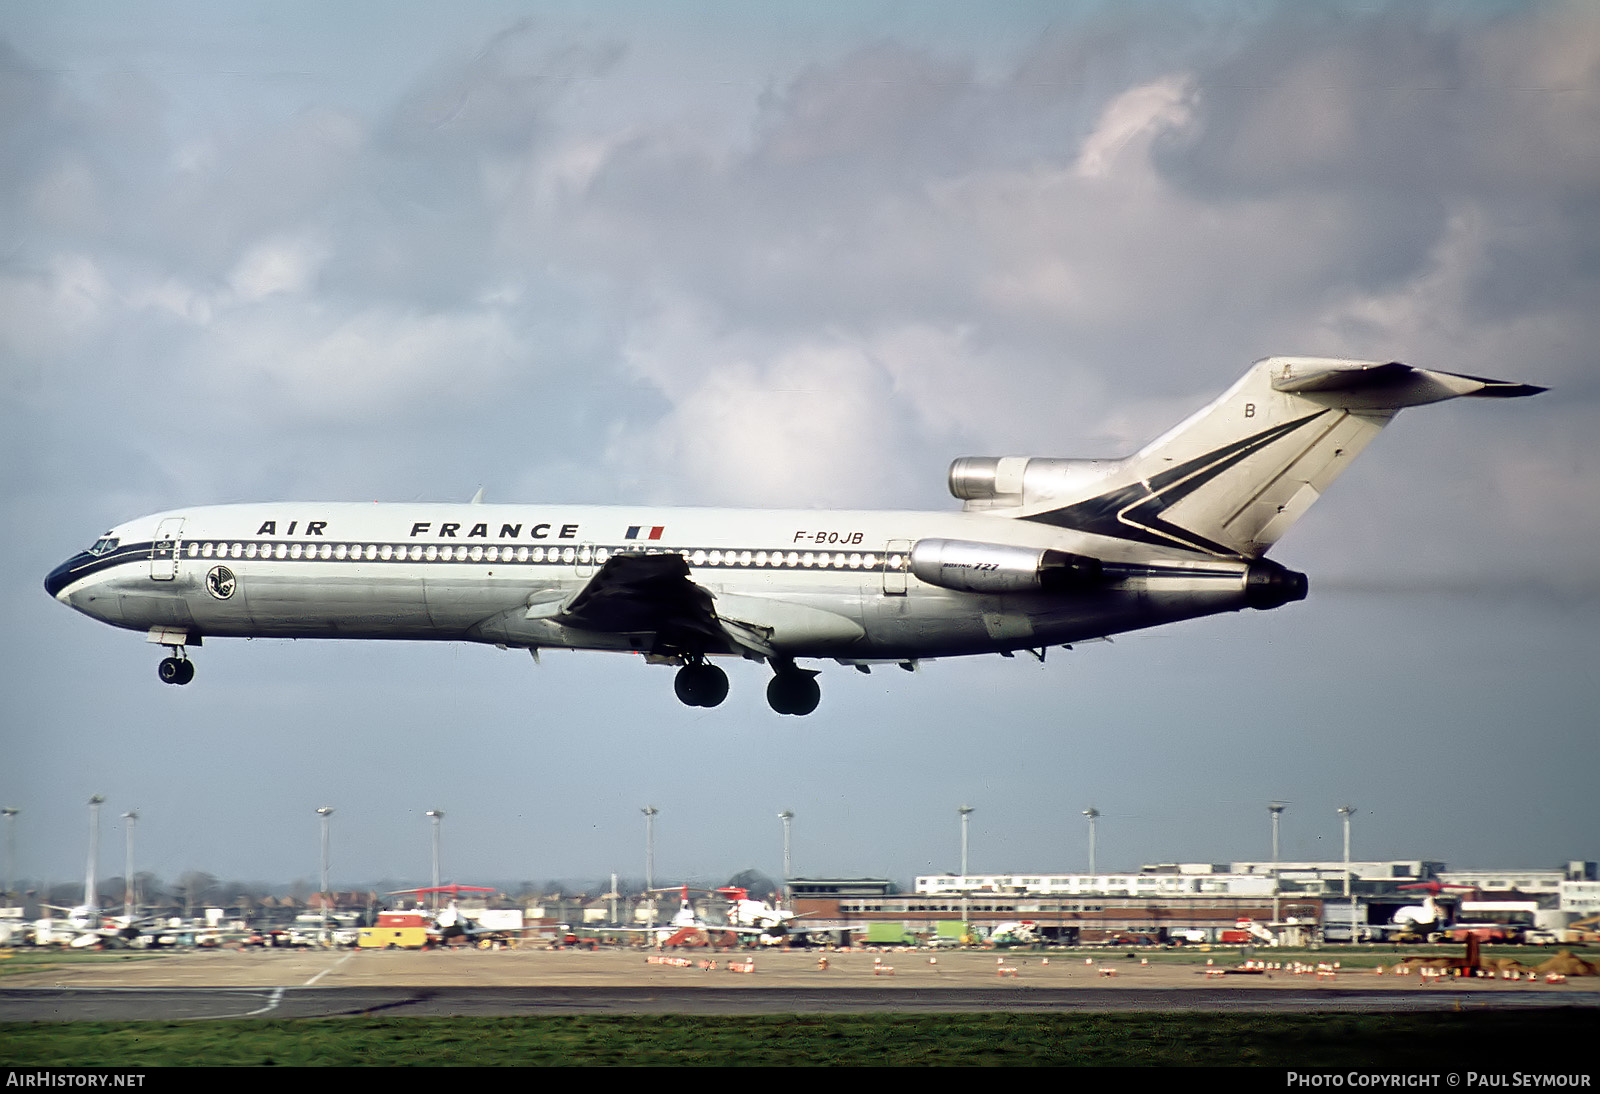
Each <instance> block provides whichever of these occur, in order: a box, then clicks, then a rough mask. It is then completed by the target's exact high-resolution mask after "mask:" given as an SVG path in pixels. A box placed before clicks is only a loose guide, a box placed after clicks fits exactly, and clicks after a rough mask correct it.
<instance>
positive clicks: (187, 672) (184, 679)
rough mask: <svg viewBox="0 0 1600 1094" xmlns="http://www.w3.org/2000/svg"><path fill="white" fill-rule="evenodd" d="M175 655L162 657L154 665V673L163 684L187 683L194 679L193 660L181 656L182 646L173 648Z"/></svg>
mask: <svg viewBox="0 0 1600 1094" xmlns="http://www.w3.org/2000/svg"><path fill="white" fill-rule="evenodd" d="M174 653H175V654H176V656H174V657H163V658H162V659H161V664H159V665H157V666H156V675H158V676H160V677H161V682H162V683H163V684H187V683H188V682H189V681H190V680H193V679H194V662H193V661H191V660H189V659H188V658H187V657H185V656H183V647H182V646H178V647H176V648H175V649H174Z"/></svg>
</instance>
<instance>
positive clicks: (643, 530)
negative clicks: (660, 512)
mask: <svg viewBox="0 0 1600 1094" xmlns="http://www.w3.org/2000/svg"><path fill="white" fill-rule="evenodd" d="M666 530H667V526H666V525H665V524H658V525H656V526H655V527H653V528H651V527H647V526H644V525H639V524H635V525H634V526H633V527H631V528H629V529H628V538H629V539H660V538H661V533H663V532H665V531H666Z"/></svg>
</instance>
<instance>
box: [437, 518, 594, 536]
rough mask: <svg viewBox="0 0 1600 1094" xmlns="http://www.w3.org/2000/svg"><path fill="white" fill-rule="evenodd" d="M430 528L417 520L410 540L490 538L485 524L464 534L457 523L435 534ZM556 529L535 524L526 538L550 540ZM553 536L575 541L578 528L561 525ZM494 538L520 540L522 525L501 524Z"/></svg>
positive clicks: (553, 526) (446, 522) (542, 523)
mask: <svg viewBox="0 0 1600 1094" xmlns="http://www.w3.org/2000/svg"><path fill="white" fill-rule="evenodd" d="M432 528H433V522H432V521H426V520H419V521H417V522H416V523H415V524H413V525H412V526H411V538H412V539H421V538H423V537H425V536H429V535H432V536H433V537H434V538H436V539H457V538H461V539H473V538H479V539H488V538H490V537H489V526H488V525H487V524H474V525H473V526H472V527H471V529H470V530H468V531H466V532H462V531H461V525H460V524H459V523H453V522H450V521H445V522H442V523H441V524H440V525H439V530H438V531H437V532H434V531H432ZM556 528H557V526H556V525H554V524H550V523H547V522H541V523H539V524H535V525H533V526H531V527H530V528H529V529H528V538H529V539H550V538H551V537H552V529H556ZM553 534H554V538H556V539H577V538H578V526H577V525H576V524H563V525H561V526H560V527H559V529H557V530H556V531H555V532H554V533H553ZM494 538H496V539H521V538H522V525H521V524H502V525H501V526H500V534H499V535H498V536H496V537H494Z"/></svg>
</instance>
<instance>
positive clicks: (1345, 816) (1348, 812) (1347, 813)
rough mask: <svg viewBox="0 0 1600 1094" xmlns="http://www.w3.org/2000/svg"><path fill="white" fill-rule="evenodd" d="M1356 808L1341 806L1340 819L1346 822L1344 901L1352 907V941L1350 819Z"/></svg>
mask: <svg viewBox="0 0 1600 1094" xmlns="http://www.w3.org/2000/svg"><path fill="white" fill-rule="evenodd" d="M1355 814H1356V807H1355V806H1353V805H1341V806H1340V807H1339V817H1340V819H1341V820H1342V821H1343V822H1344V899H1345V902H1346V903H1347V904H1349V905H1350V941H1351V942H1354V941H1356V902H1355V898H1354V897H1352V896H1351V895H1350V818H1351V817H1353V816H1355Z"/></svg>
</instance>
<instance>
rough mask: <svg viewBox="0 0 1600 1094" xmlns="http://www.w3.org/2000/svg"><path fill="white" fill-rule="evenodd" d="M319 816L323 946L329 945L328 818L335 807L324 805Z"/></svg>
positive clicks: (319, 811) (318, 810)
mask: <svg viewBox="0 0 1600 1094" xmlns="http://www.w3.org/2000/svg"><path fill="white" fill-rule="evenodd" d="M317 816H319V817H321V818H322V944H323V945H324V946H326V945H327V944H328V818H329V817H331V816H333V806H331V805H324V806H320V807H318V809H317Z"/></svg>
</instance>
